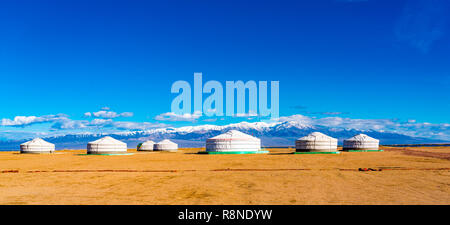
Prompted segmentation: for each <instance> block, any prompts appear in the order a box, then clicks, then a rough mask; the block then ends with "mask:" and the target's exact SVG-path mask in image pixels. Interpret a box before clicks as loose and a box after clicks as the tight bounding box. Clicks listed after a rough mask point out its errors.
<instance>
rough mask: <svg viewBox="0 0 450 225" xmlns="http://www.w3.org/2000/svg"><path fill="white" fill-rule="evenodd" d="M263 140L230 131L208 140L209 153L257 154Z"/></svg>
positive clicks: (207, 149) (207, 148)
mask: <svg viewBox="0 0 450 225" xmlns="http://www.w3.org/2000/svg"><path fill="white" fill-rule="evenodd" d="M259 150H261V140H260V139H259V138H255V137H253V136H250V135H248V134H244V133H242V132H240V131H237V130H230V131H228V132H226V133H223V134H221V135H218V136H215V137H212V138H209V139H208V140H206V151H207V152H256V151H259Z"/></svg>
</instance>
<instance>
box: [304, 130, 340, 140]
mask: <svg viewBox="0 0 450 225" xmlns="http://www.w3.org/2000/svg"><path fill="white" fill-rule="evenodd" d="M298 140H303V141H319V140H324V141H325V140H336V141H337V139H336V138H332V137H330V136H328V135H325V134H322V133H320V132H312V133H310V134H308V135H307V136H304V137H301V138H299V139H298Z"/></svg>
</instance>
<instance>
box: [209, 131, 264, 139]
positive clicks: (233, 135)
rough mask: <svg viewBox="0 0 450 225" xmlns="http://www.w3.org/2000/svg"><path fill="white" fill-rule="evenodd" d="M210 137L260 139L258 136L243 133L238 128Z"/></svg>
mask: <svg viewBox="0 0 450 225" xmlns="http://www.w3.org/2000/svg"><path fill="white" fill-rule="evenodd" d="M209 139H254V140H259V139H258V138H256V137H253V136H251V135H248V134H245V133H242V132H240V131H237V130H230V131H227V132H226V133H223V134H220V135H217V136H215V137H212V138H209Z"/></svg>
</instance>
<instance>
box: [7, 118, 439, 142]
mask: <svg viewBox="0 0 450 225" xmlns="http://www.w3.org/2000/svg"><path fill="white" fill-rule="evenodd" d="M229 130H239V131H241V132H244V133H247V134H250V135H253V136H255V137H258V138H261V140H262V145H263V146H292V145H294V141H295V140H296V139H298V138H300V137H302V136H305V135H307V134H309V133H311V132H314V131H319V132H322V133H324V134H327V135H329V136H332V137H335V138H338V140H339V142H340V143H342V140H343V139H345V138H349V137H352V136H354V135H356V134H359V133H365V134H367V135H369V136H372V137H374V138H377V139H380V142H381V144H414V143H439V142H441V141H439V140H433V139H426V138H417V137H411V136H406V135H402V134H397V133H389V132H380V131H375V130H364V131H361V130H355V129H340V128H330V127H323V126H311V125H305V124H302V123H301V122H299V121H285V122H273V123H266V122H254V123H248V122H241V123H234V124H229V125H223V126H216V125H199V126H185V127H179V128H173V127H170V128H158V129H150V130H142V131H126V132H116V133H78V134H67V135H62V136H51V137H44V139H45V140H46V141H49V142H51V143H54V144H56V148H57V149H85V148H86V144H87V142H89V141H93V140H96V139H98V138H100V137H103V136H106V135H110V136H112V137H114V138H116V139H118V140H121V141H124V142H126V143H127V144H128V146H129V148H133V147H135V146H136V145H137V144H138V143H140V142H143V141H146V140H153V141H160V140H162V139H167V138H168V139H171V140H173V141H174V142H176V143H178V144H179V145H180V147H201V146H204V143H205V140H206V139H207V138H209V137H213V136H216V135H219V134H221V133H224V132H226V131H229ZM25 141H26V140H20V141H18V140H16V141H3V142H0V149H18V148H19V144H20V143H22V142H25Z"/></svg>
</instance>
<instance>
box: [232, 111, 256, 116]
mask: <svg viewBox="0 0 450 225" xmlns="http://www.w3.org/2000/svg"><path fill="white" fill-rule="evenodd" d="M233 116H234V117H255V116H258V113H255V112H252V111H250V112H248V113H236V114H234V115H233Z"/></svg>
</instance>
